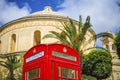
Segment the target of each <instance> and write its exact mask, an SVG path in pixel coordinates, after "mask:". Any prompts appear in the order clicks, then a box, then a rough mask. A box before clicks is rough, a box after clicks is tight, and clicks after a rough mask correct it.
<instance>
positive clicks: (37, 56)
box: [26, 51, 44, 62]
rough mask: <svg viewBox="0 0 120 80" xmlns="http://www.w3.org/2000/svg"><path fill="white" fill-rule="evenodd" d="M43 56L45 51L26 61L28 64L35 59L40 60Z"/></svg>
mask: <svg viewBox="0 0 120 80" xmlns="http://www.w3.org/2000/svg"><path fill="white" fill-rule="evenodd" d="M42 56H44V51H42V52H39V53H38V54H35V55H33V56H31V57H29V58H27V59H26V62H29V61H32V60H35V59H37V58H39V57H42Z"/></svg>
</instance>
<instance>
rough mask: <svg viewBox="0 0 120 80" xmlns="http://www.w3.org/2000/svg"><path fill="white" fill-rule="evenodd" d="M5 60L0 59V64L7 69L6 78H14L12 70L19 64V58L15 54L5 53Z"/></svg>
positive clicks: (11, 79) (10, 79)
mask: <svg viewBox="0 0 120 80" xmlns="http://www.w3.org/2000/svg"><path fill="white" fill-rule="evenodd" d="M5 58H6V60H5V61H0V66H3V67H5V68H6V69H7V70H8V71H9V74H8V77H7V79H8V80H16V79H15V77H14V71H15V70H16V69H17V68H19V67H20V66H21V64H20V63H19V62H20V60H19V59H18V58H17V56H15V55H7V56H6V57H5Z"/></svg>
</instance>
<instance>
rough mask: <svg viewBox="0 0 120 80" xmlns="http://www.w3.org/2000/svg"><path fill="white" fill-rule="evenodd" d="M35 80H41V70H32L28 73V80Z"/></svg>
mask: <svg viewBox="0 0 120 80" xmlns="http://www.w3.org/2000/svg"><path fill="white" fill-rule="evenodd" d="M34 78H40V77H39V68H36V69H33V70H30V71H28V72H27V80H31V79H34Z"/></svg>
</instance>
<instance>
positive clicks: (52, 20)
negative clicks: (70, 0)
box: [0, 6, 120, 80]
mask: <svg viewBox="0 0 120 80" xmlns="http://www.w3.org/2000/svg"><path fill="white" fill-rule="evenodd" d="M72 20H73V19H72ZM68 21H69V17H67V16H64V15H63V14H60V13H57V12H54V11H53V10H52V9H51V7H48V6H47V7H45V9H44V10H43V11H39V12H35V13H32V14H30V15H28V16H26V17H23V18H20V19H17V20H13V21H11V22H8V23H7V24H5V25H3V26H2V27H0V54H10V53H21V52H22V53H25V52H26V51H27V50H28V49H30V48H31V47H33V46H35V45H37V44H49V43H55V42H56V40H55V39H53V38H52V39H51V38H49V39H44V40H43V39H42V37H43V36H44V35H46V34H48V33H49V31H57V32H60V31H59V30H58V29H57V28H58V27H59V28H63V23H64V22H68ZM73 22H74V24H75V26H76V27H77V26H78V21H76V20H73ZM94 35H95V32H94V31H93V30H92V29H91V28H90V29H89V30H88V31H87V33H86V35H85V38H84V42H83V44H82V49H83V51H85V50H86V49H88V48H90V47H95V44H96V42H95V40H93V41H92V42H91V43H89V44H88V40H89V39H90V38H91V37H93V36H94ZM101 40H102V42H103V47H104V48H106V49H108V48H109V47H110V46H112V44H113V41H112V40H110V39H109V38H107V37H106V38H102V39H101ZM106 41H107V43H106ZM109 50H110V51H111V48H110V49H109ZM112 51H115V50H112ZM111 54H112V55H114V53H111ZM113 58H115V60H113V64H114V65H115V66H113V72H114V71H115V73H113V75H112V76H111V78H110V80H120V71H119V70H120V68H119V67H120V61H119V60H118V58H117V56H116V55H115V56H113ZM116 60H117V62H116ZM118 64H119V65H118ZM116 75H117V78H116V77H115V76H116Z"/></svg>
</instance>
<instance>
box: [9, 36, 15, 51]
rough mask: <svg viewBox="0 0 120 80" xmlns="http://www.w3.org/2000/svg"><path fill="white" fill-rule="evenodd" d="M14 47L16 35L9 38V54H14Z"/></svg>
mask: <svg viewBox="0 0 120 80" xmlns="http://www.w3.org/2000/svg"><path fill="white" fill-rule="evenodd" d="M15 47H16V34H13V35H12V36H11V43H10V52H15Z"/></svg>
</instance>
